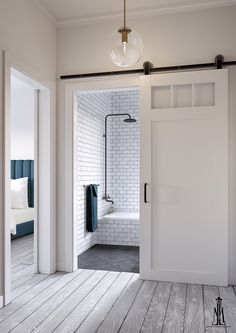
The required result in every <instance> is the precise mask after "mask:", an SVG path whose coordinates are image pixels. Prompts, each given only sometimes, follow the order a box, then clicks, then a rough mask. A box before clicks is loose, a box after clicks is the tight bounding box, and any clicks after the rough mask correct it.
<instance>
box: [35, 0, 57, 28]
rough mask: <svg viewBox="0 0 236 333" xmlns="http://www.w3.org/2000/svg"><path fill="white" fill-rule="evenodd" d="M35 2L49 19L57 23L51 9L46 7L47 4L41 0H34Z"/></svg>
mask: <svg viewBox="0 0 236 333" xmlns="http://www.w3.org/2000/svg"><path fill="white" fill-rule="evenodd" d="M34 3H35V4H36V5H37V6H38V8H39V9H40V10H41V12H43V14H45V15H46V16H47V17H48V18H49V20H50V21H51V22H52V23H53V24H55V25H57V20H56V19H55V18H54V17H53V15H52V14H50V13H49V11H48V10H47V9H46V8H45V6H44V5H43V4H42V3H41V2H40V0H34Z"/></svg>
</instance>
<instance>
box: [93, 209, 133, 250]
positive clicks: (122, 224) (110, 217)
mask: <svg viewBox="0 0 236 333" xmlns="http://www.w3.org/2000/svg"><path fill="white" fill-rule="evenodd" d="M96 237H97V243H98V244H110V245H128V246H139V213H138V212H112V213H109V214H106V215H104V216H103V217H102V218H101V219H99V221H98V227H97V230H96Z"/></svg>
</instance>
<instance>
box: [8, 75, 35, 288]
mask: <svg viewBox="0 0 236 333" xmlns="http://www.w3.org/2000/svg"><path fill="white" fill-rule="evenodd" d="M39 94H40V89H39V87H38V84H37V83H36V82H34V81H33V80H30V79H29V78H28V77H27V76H25V75H23V74H22V73H20V72H19V71H17V70H15V69H12V70H11V117H10V183H11V186H10V187H11V202H10V211H11V216H10V233H11V291H12V294H14V292H15V290H17V288H18V286H20V285H21V284H23V283H25V282H26V281H28V280H29V279H31V278H32V276H33V274H34V273H38V257H37V256H38V251H37V187H38V186H37V179H38V177H37V167H35V165H37V156H38V152H37V147H38V145H37V132H38V130H37V128H38V124H37V123H38V122H37V119H38V105H39V103H38V98H39Z"/></svg>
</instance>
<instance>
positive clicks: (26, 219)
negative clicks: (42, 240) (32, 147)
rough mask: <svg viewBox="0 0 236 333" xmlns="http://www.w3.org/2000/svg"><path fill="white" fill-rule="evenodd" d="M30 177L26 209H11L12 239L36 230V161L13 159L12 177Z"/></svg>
mask: <svg viewBox="0 0 236 333" xmlns="http://www.w3.org/2000/svg"><path fill="white" fill-rule="evenodd" d="M23 177H28V204H29V207H28V208H25V209H11V239H16V238H19V237H22V236H26V235H29V234H31V233H33V232H34V161H33V160H11V179H18V178H23Z"/></svg>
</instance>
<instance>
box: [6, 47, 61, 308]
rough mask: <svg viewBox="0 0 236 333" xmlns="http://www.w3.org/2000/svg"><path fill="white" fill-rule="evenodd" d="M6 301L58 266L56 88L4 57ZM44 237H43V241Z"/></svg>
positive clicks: (9, 58) (8, 301)
mask: <svg viewBox="0 0 236 333" xmlns="http://www.w3.org/2000/svg"><path fill="white" fill-rule="evenodd" d="M4 65H5V66H4V69H5V71H4V74H5V75H4V84H5V85H4V86H5V90H4V110H5V113H4V115H5V121H4V129H5V136H4V138H5V150H4V162H5V168H4V174H5V177H4V179H5V209H4V211H5V221H4V227H5V230H4V256H5V260H4V263H5V264H4V297H3V302H2V303H3V305H7V304H9V303H10V302H11V301H12V299H13V298H14V296H15V295H16V294H17V293H18V291H19V288H21V287H22V288H23V285H26V286H27V284H28V282H29V281H31V282H30V283H33V281H34V279H36V280H37V277H36V276H35V274H37V273H44V274H52V273H54V272H55V270H56V261H55V235H56V230H55V154H54V153H55V150H54V147H55V131H54V128H55V127H54V126H55V123H54V119H55V118H54V107H53V103H52V96H53V92H54V85H53V83H52V82H49V81H42V79H40V78H39V76H38V75H37V74H35V73H34V72H33V71H30V70H29V69H27V68H26V67H25V66H24V65H22V64H20V63H19V62H18V61H17V60H16V59H13V58H12V57H10V56H9V55H8V54H6V53H4ZM39 235H40V237H39Z"/></svg>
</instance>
